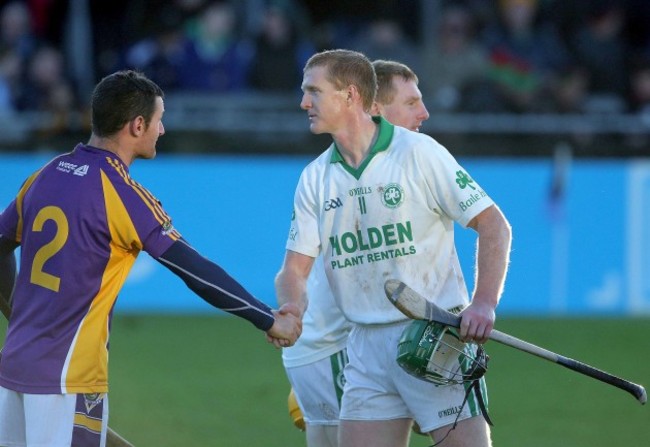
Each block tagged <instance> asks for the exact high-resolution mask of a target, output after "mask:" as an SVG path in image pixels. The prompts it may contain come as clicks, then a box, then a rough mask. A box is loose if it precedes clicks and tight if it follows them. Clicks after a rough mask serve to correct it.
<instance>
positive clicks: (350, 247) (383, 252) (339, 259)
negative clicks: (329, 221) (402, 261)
mask: <svg viewBox="0 0 650 447" xmlns="http://www.w3.org/2000/svg"><path fill="white" fill-rule="evenodd" d="M329 241H330V245H331V247H332V261H331V265H332V268H333V269H336V268H345V267H350V266H353V265H360V264H364V263H365V262H378V261H384V260H387V259H393V258H396V257H398V256H407V255H412V254H415V252H416V250H415V246H414V245H410V246H408V247H404V246H403V245H404V244H406V243H409V242H413V229H412V228H411V222H410V221H406V222H403V223H402V222H398V223H395V224H388V225H383V226H381V227H369V228H366V229H365V230H357V231H355V232H351V231H350V232H346V233H343V234H341V235H334V236H330V238H329ZM393 245H402V246H401V247H395V248H393V247H392V246H393ZM362 251H363V252H368V251H369V253H359V252H362ZM348 255H352V256H348Z"/></svg>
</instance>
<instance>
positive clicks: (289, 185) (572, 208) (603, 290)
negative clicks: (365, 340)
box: [0, 0, 650, 447]
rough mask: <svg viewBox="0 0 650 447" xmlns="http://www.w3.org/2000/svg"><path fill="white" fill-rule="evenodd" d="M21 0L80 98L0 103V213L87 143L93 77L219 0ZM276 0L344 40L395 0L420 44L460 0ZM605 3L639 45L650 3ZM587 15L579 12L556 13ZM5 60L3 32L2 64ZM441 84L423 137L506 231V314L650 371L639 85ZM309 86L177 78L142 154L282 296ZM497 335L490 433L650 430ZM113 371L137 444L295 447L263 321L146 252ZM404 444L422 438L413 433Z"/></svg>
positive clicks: (256, 287)
mask: <svg viewBox="0 0 650 447" xmlns="http://www.w3.org/2000/svg"><path fill="white" fill-rule="evenodd" d="M515 2H516V0H515ZM522 2H523V3H534V4H537V5H538V6H539V7H540V11H541V15H542V16H543V17H544V18H546V19H548V18H550V17H551V16H553V14H555V13H557V16H558V17H565V18H567V17H568V18H571V17H573V18H574V19H575V17H578V18H580V17H581V16H580V15H581V14H584V13H585V11H586V10H587V9H589V8H590V7H592V8H594V10H596V9H598V8H605V9H607V4H610V3H611V2H608V1H604V0H596V1H595V2H592V0H580V1H576V2H562V1H555V0H547V1H544V0H540V1H534V0H522ZM13 3H21V4H24V5H28V6H29V8H31V11H32V12H34V11H40V12H41V13H42V12H43V11H49V15H48V14H46V15H45V17H44V16H43V15H42V14H41V15H38V16H33V17H32V20H33V23H34V24H39V23H40V28H38V27H36V28H34V29H33V30H32V31H33V35H34V36H35V37H36V40H38V41H39V42H42V41H45V42H46V43H47V44H50V45H53V46H54V47H55V48H56V49H57V50H58V51H60V52H61V54H62V55H63V57H64V61H65V64H64V67H65V70H64V74H65V76H64V77H63V78H62V82H70V85H71V86H72V87H71V88H72V91H73V92H74V96H75V99H74V101H72V103H70V105H71V107H70V108H67V109H65V110H60V109H52V108H49V107H50V106H51V104H50V105H49V106H42V105H38V104H32V106H30V107H25V108H20V109H19V108H17V107H16V108H12V107H11V106H10V107H8V108H7V109H3V108H2V107H1V100H0V207H1V206H4V204H6V203H8V201H9V200H11V198H12V197H13V196H14V194H15V193H16V191H17V188H18V186H19V185H20V183H21V182H22V181H23V180H24V178H25V177H26V176H27V175H28V174H29V173H31V172H32V171H33V170H34V169H37V168H38V167H39V166H40V165H41V164H42V163H44V162H45V161H47V160H49V159H50V158H52V157H53V156H55V155H56V154H58V153H60V152H63V151H67V150H70V149H71V148H72V147H73V145H74V144H76V143H78V142H81V141H86V140H87V138H88V135H89V122H88V117H87V110H85V109H84V107H83V104H84V103H85V102H86V101H85V99H84V98H87V94H88V89H89V86H91V85H92V83H94V82H96V80H97V79H99V77H100V76H101V75H103V74H106V72H107V71H108V70H110V69H112V68H117V65H116V61H120V60H122V56H120V55H121V54H124V53H125V52H126V50H127V49H128V48H130V47H131V46H132V45H134V44H136V43H137V42H140V39H145V40H146V39H147V37H148V33H150V32H152V30H155V28H156V27H155V25H156V23H157V22H156V20H157V19H156V17H158V15H157V14H156V13H155V12H157V11H158V10H161V9H163V8H161V7H162V6H163V4H165V3H167V4H169V3H173V4H178V5H180V4H181V3H188V4H189V3H195V4H203V5H204V6H205V4H208V3H213V2H205V1H196V2H191V1H190V2H183V1H178V2H176V1H174V2H155V1H132V2H126V1H118V2H111V3H110V4H109V3H104V2H89V1H80V0H74V1H61V0H52V1H49V2H39V1H26V2H10V1H0V8H4V7H5V6H6V5H8V4H13ZM266 3H267V2H266V1H264V0H246V1H242V2H235V4H236V6H237V8H238V13H239V14H243V15H242V16H241V17H244V18H246V20H244V21H241V20H240V23H239V25H240V27H239V30H238V32H239V33H240V34H239V35H240V36H242V35H244V34H246V33H247V32H249V33H250V32H251V30H253V31H254V30H255V27H256V26H258V25H259V22H256V20H257V19H259V17H260V16H259V11H261V9H260V8H261V7H262V6H264V5H265V4H266ZM280 3H285V4H294V6H295V5H297V6H300V7H302V11H303V13H304V14H305V15H306V16H307V17H308V19H309V20H308V21H307V22H310V25H314V27H313V28H314V29H322V27H321V26H320V25H323V24H328V25H330V24H334V25H335V27H334V29H335V30H336V33H335V34H336V37H338V38H339V39H340V40H339V41H341V40H343V39H344V38H349V39H351V40H349V42H350V43H351V42H352V38H353V37H355V36H356V33H355V32H356V31H358V30H364V29H365V28H366V27H367V26H368V25H369V24H370V23H371V22H372V21H373V20H375V19H376V18H378V17H383V18H385V17H386V15H392V17H393V18H394V19H395V20H396V21H397V22H399V23H400V24H401V26H402V29H403V31H404V36H405V39H406V40H405V41H406V42H408V44H410V45H413V47H418V48H420V49H422V48H426V47H427V44H429V45H431V44H435V38H434V37H433V36H434V34H433V33H429V32H428V30H430V29H433V28H435V26H436V24H437V20H438V17H439V15H438V13H439V11H440V8H443V7H444V6H445V5H447V4H449V3H459V2H449V1H439V0H431V1H426V0H419V1H417V0H412V1H409V0H404V1H375V2H367V1H347V2H338V1H332V2H326V4H325V3H323V2H316V1H304V2H280ZM462 3H465V4H466V5H469V6H470V7H471V8H478V9H475V11H477V12H478V13H480V14H484V15H482V16H481V18H482V20H483V21H484V22H485V24H487V23H489V21H490V17H493V16H492V15H491V14H490V13H489V12H487V13H486V9H490V8H489V7H485V5H491V6H495V5H497V4H500V3H502V2H481V1H471V0H468V1H465V2H462ZM614 3H616V4H617V5H619V6H622V7H623V8H624V10H625V12H626V21H625V28H624V29H625V31H626V32H625V33H623V34H624V35H625V36H626V38H627V44H628V46H629V47H634V48H635V49H638V48H645V49H646V50H647V48H646V46H647V31H646V33H645V34H644V33H640V32H639V29H640V28H643V27H639V23H641V24H643V23H644V22H645V23H647V20H646V19H647V18H648V17H650V15H649V14H648V7H647V4H646V2H643V1H635V0H626V1H621V2H614ZM569 5H570V6H569ZM603 5H604V6H603ZM43 8H45V9H43ZM48 8H49V9H48ZM572 8H575V10H574V11H569V10H570V9H572ZM396 11H397V12H396ZM552 13H553V14H552ZM562 13H564V15H562ZM416 18H417V19H416ZM139 20H141V21H142V22H141V23H140V22H138V21H139ZM579 22H580V21H579V20H578V21H575V20H573V21H572V20H568V19H567V20H566V21H565V22H563V26H564V27H565V29H570V28H571V26H572V25H577V24H579ZM134 24H135V25H134ZM140 24H141V25H142V26H139V25H140ZM256 24H257V25H256ZM646 28H647V27H646ZM5 29H6V28H5ZM328 29H330V30H331V29H332V28H328ZM75 33H81V34H75ZM0 34H2V33H0ZM253 35H254V33H253V34H251V36H253ZM74 36H76V38H75V37H74ZM84 36H85V38H88V37H89V36H92V39H87V40H84ZM251 36H249V37H251ZM321 37H322V36H321ZM356 43H357V44H360V42H359V41H356ZM361 43H363V42H361ZM368 48H370V47H368ZM402 48H403V47H402ZM648 48H650V47H648ZM6 54H8V53H7V52H5V48H4V47H2V51H0V60H4V59H3V58H4V57H5V56H6ZM402 54H404V55H406V54H407V53H406V52H404V53H402ZM74 61H76V62H82V63H81V64H79V63H75V62H74ZM0 65H2V64H0ZM0 73H1V74H0V84H1V83H2V81H1V80H2V78H3V75H4V73H5V72H3V71H2V70H0ZM27 78H28V76H25V79H27ZM34 88H35V87H34ZM0 90H1V87H0ZM34 91H38V92H39V93H40V90H34ZM42 96H43V97H45V96H46V95H45V93H43V95H42ZM432 98H433V96H432V95H431V94H428V93H427V96H425V99H426V100H427V102H428V104H427V105H428V107H429V110H430V112H431V114H432V116H431V118H430V119H429V120H428V121H427V122H426V123H425V125H424V126H423V128H422V131H424V132H426V133H429V134H430V135H432V136H433V137H435V138H436V139H438V140H439V141H440V142H442V143H443V144H445V145H446V146H447V147H448V148H449V149H450V151H451V152H452V153H453V154H454V155H455V156H457V157H458V159H459V161H460V162H461V163H462V164H463V165H464V166H465V167H466V168H467V169H468V171H469V172H470V173H471V175H472V176H473V177H475V178H476V179H477V180H478V181H479V182H480V184H481V186H482V187H483V188H484V189H485V190H486V191H487V192H488V193H489V194H490V195H491V196H492V197H493V198H494V199H495V200H496V201H497V203H499V205H500V206H501V207H502V208H503V209H504V211H505V213H506V215H507V216H508V218H509V219H510V221H511V223H512V225H513V231H514V240H513V252H512V265H511V270H510V274H509V277H508V281H507V287H506V291H505V294H504V297H503V300H502V303H501V305H500V307H499V319H498V321H497V327H498V328H499V329H501V330H504V331H506V332H508V331H509V332H512V334H513V335H515V336H519V337H521V338H523V339H526V340H529V341H531V342H533V343H536V344H539V345H540V346H543V347H546V348H548V349H551V350H553V351H555V352H558V353H561V354H564V355H568V356H570V357H574V358H576V359H579V360H582V361H585V362H587V363H589V364H591V365H594V366H597V367H600V368H603V369H605V370H607V371H609V372H612V373H615V374H620V375H621V376H622V377H625V378H627V379H630V380H632V381H635V382H639V383H642V384H644V385H646V386H647V385H648V384H650V362H649V361H648V360H647V359H648V358H650V348H649V347H648V343H647V342H646V340H647V339H648V336H649V335H650V255H649V253H650V211H649V210H650V160H649V158H648V156H649V155H650V145H649V141H650V125H649V124H648V123H649V122H650V120H648V118H647V117H648V115H647V110H648V109H647V107H646V108H643V107H642V105H639V104H637V103H633V102H629V99H630V98H629V97H628V96H624V97H623V98H619V99H622V102H623V103H625V105H623V106H620V104H621V101H619V102H618V103H617V102H616V101H614V102H611V101H610V102H607V101H604V102H603V101H602V99H603V97H602V95H600V94H599V93H598V92H590V91H588V92H586V96H585V98H583V99H584V102H583V103H582V104H583V106H582V107H578V108H576V109H575V110H570V111H566V110H564V111H551V112H550V113H549V111H544V113H539V111H535V110H517V111H513V110H508V111H500V112H499V113H495V112H494V111H493V110H479V111H471V110H464V109H462V108H460V109H447V108H444V107H441V106H440V104H439V103H437V102H435V101H434V100H433V99H432ZM0 99H1V95H0ZM609 99H611V98H609ZM598 100H601V101H598ZM298 102H299V91H298V89H297V86H296V88H291V89H289V90H288V91H282V92H277V91H260V90H256V89H252V88H243V89H240V90H233V91H223V92H215V91H201V92H196V91H186V90H182V89H181V90H174V89H171V90H167V98H166V109H167V111H166V114H165V125H166V129H167V134H166V135H165V136H164V137H163V138H161V140H160V142H159V146H158V149H159V155H158V157H157V158H156V160H154V161H137V162H136V163H134V165H133V166H132V174H133V176H134V177H135V178H136V179H137V180H138V181H139V182H141V183H143V184H144V185H146V186H147V187H148V188H149V189H151V191H152V192H153V193H154V194H155V195H156V196H157V197H158V198H159V199H160V200H161V201H162V203H163V206H164V207H165V209H166V210H167V211H168V212H169V213H170V214H171V215H172V217H173V219H174V224H175V225H176V226H177V228H178V229H179V230H180V231H181V233H182V234H183V235H184V236H185V237H186V238H188V239H189V240H190V241H191V242H192V243H194V244H195V245H196V246H197V247H198V248H199V249H200V250H201V251H202V252H203V253H204V254H206V255H208V256H210V257H211V258H213V259H215V260H217V261H218V262H219V263H220V264H221V265H222V266H224V267H225V268H226V269H227V270H228V271H229V272H231V273H232V274H233V275H234V276H235V277H237V278H238V279H240V280H241V281H242V283H244V284H245V285H246V286H247V287H249V288H250V289H251V290H252V291H253V292H254V293H255V294H256V295H257V296H258V297H259V298H261V299H263V300H264V301H266V302H268V303H269V304H271V305H274V304H275V297H274V292H273V286H272V281H273V277H274V275H275V273H276V272H277V270H278V268H279V266H280V263H281V261H282V256H283V251H284V242H285V238H286V235H287V231H288V223H289V217H290V213H291V206H292V197H293V188H294V186H295V184H296V181H297V179H298V176H299V174H300V171H301V169H302V167H304V166H305V164H306V163H307V162H308V161H310V160H311V159H312V158H313V157H314V156H316V155H317V154H318V153H319V151H321V150H322V149H323V148H324V147H325V145H326V144H327V143H328V139H327V138H326V137H323V136H320V137H319V136H312V135H310V134H309V133H308V130H307V126H306V121H305V116H304V113H303V112H301V111H300V110H299V109H298V107H297V104H298ZM612 104H614V105H612ZM616 104H618V106H617V105H616ZM646 105H647V103H646ZM457 241H458V247H459V254H460V257H461V264H462V266H463V269H464V271H465V274H466V279H467V281H468V284H469V286H470V287H471V285H472V275H471V267H472V263H473V253H474V235H473V232H472V231H465V230H462V229H458V230H457ZM0 327H2V329H3V330H4V325H0ZM487 347H488V353H489V354H490V355H491V357H492V360H491V367H490V372H489V373H488V374H489V375H488V377H489V383H490V389H491V394H490V397H491V411H492V416H493V419H494V420H495V422H496V424H497V426H496V428H495V432H494V438H495V445H499V446H503V447H510V446H512V447H515V446H527V447H537V446H539V447H545V446H550V445H562V446H564V445H566V446H571V447H583V446H584V447H586V446H592V447H593V446H606V445H612V444H616V443H619V444H625V445H645V443H647V439H650V425H649V424H648V423H647V422H648V414H647V408H644V407H640V406H638V404H636V403H635V402H634V401H633V400H632V398H631V397H629V396H627V395H625V394H624V393H623V392H621V391H620V390H616V389H614V388H612V387H608V386H606V385H604V384H601V383H598V382H596V381H593V380H592V379H589V378H586V377H582V376H579V375H577V374H575V373H572V372H569V371H566V370H563V369H562V368H559V367H557V366H555V365H550V364H547V363H546V362H543V361H542V360H539V359H536V358H532V357H530V356H527V355H525V354H522V353H518V352H516V351H514V350H512V349H509V348H505V347H501V346H495V345H494V343H490V344H488V346H487ZM111 383H112V388H111V423H110V425H111V427H113V428H115V429H116V430H117V431H118V432H120V433H121V434H123V435H125V437H127V438H128V439H130V440H131V441H134V442H135V444H136V445H138V446H172V445H174V446H176V445H192V446H204V445H206V446H250V445H265V446H278V447H279V446H298V445H303V443H302V440H303V438H302V435H301V434H300V433H299V432H298V431H297V430H295V429H293V427H292V426H291V425H290V422H289V419H288V415H287V414H286V395H287V392H288V383H287V381H286V378H285V377H284V373H283V370H282V365H281V361H280V356H279V353H278V352H277V351H275V350H274V349H273V348H271V347H270V346H267V345H266V343H265V342H264V340H263V338H262V337H261V335H260V334H259V333H258V332H257V331H255V330H254V329H252V327H251V326H250V325H248V324H246V323H245V322H242V321H239V320H236V319H233V318H226V317H224V316H223V315H222V314H220V313H219V312H216V311H214V310H212V309H211V308H210V307H209V306H208V305H206V304H205V303H203V302H202V301H201V300H200V299H197V298H196V297H195V296H193V295H192V294H191V293H190V292H189V291H188V290H187V289H186V288H185V287H184V285H183V284H182V283H181V282H180V281H179V280H177V278H175V277H173V275H171V274H170V273H169V272H167V271H166V270H165V269H163V268H162V267H161V266H159V265H158V264H157V263H156V262H155V261H152V260H151V258H149V257H148V256H147V255H143V256H141V257H140V258H139V260H138V261H137V263H136V265H135V268H134V270H133V272H132V274H131V275H130V277H129V279H128V281H127V284H126V286H125V288H124V290H123V292H122V293H121V296H120V299H119V300H118V305H117V308H116V316H115V320H114V327H113V335H112V338H111ZM412 445H413V446H418V447H419V446H425V445H428V444H427V443H425V442H424V440H423V439H420V438H414V439H413V443H412ZM443 445H444V444H443Z"/></svg>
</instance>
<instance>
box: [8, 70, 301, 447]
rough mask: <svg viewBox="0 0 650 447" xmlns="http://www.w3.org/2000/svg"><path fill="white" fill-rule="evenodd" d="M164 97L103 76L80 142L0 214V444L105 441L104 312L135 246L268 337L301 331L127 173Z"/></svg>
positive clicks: (127, 79)
mask: <svg viewBox="0 0 650 447" xmlns="http://www.w3.org/2000/svg"><path fill="white" fill-rule="evenodd" d="M163 97H164V94H163V92H162V90H161V89H160V88H159V87H158V86H157V85H156V84H155V83H153V82H152V81H150V80H149V79H147V78H146V77H144V76H143V75H142V74H139V73H137V72H134V71H121V72H117V73H114V74H112V75H110V76H107V77H106V78H104V79H103V80H102V81H101V82H100V83H99V84H98V85H97V86H96V88H95V91H94V92H93V96H92V135H91V137H90V140H89V142H88V144H79V145H77V146H76V147H75V148H74V150H73V151H72V152H70V153H67V154H63V155H60V156H58V157H56V158H54V159H53V160H52V161H50V162H49V163H47V164H46V165H45V166H43V167H42V168H41V169H40V170H38V171H37V172H35V173H34V174H32V175H31V176H30V177H29V178H28V179H27V180H26V181H25V182H24V183H23V185H22V186H21V188H20V190H19V191H18V194H17V196H16V198H15V199H14V200H13V201H12V202H11V203H10V204H9V206H8V207H7V208H6V209H5V210H4V212H3V213H2V214H0V272H2V273H0V299H1V301H2V302H4V303H5V304H7V305H10V306H11V318H10V321H9V326H8V329H7V336H6V342H5V346H4V348H3V351H2V358H1V361H0V445H15V446H19V445H47V446H59V445H61V446H62V445H71V444H73V445H75V446H77V445H78V446H103V445H105V437H106V430H107V420H108V410H107V405H108V404H107V401H108V399H107V397H106V393H107V392H108V339H109V333H110V322H111V317H112V313H113V307H114V305H115V301H116V299H117V295H118V293H119V291H120V289H121V287H122V285H123V284H124V281H125V280H126V277H127V275H128V273H129V270H130V268H131V267H132V266H133V263H134V262H135V259H136V257H137V256H138V254H139V253H140V252H141V251H143V250H144V251H146V252H147V253H149V254H150V255H151V256H152V257H153V258H155V259H156V260H158V261H159V262H160V263H161V264H163V265H164V266H165V267H167V268H168V269H170V270H171V271H172V272H173V273H175V274H176V275H178V276H179V277H180V278H181V279H182V280H183V281H184V282H185V283H186V284H187V286H188V287H189V288H190V289H192V290H193V291H194V292H195V293H196V294H198V295H199V296H200V297H201V298H203V299H204V300H206V301H207V302H208V303H210V304H211V305H213V306H215V307H217V308H220V309H223V310H225V311H227V312H230V313H232V314H234V315H237V316H239V317H242V318H245V319H246V320H248V321H250V322H251V323H253V324H254V325H255V326H256V327H257V328H258V329H260V330H262V331H264V332H266V335H267V339H268V340H269V341H270V342H271V343H273V344H274V345H275V346H277V347H284V346H291V345H292V344H293V343H294V342H295V340H296V338H297V337H298V336H299V335H300V332H301V322H300V319H299V318H297V316H298V315H300V313H299V311H298V309H297V308H296V307H295V306H293V307H292V306H283V307H282V308H281V309H280V310H273V309H271V308H270V307H269V306H267V305H266V304H264V303H262V302H260V301H259V300H257V299H256V298H255V297H253V296H252V295H251V294H250V293H249V292H248V291H246V289H245V288H244V287H242V286H241V285H240V284H239V283H238V282H237V281H236V280H234V279H233V278H232V277H230V276H229V275H228V274H227V273H226V272H225V271H224V270H222V269H221V268H220V267H219V266H218V265H216V264H215V263H213V262H211V261H210V260H208V259H206V258H204V257H203V256H201V255H200V254H199V253H198V252H197V251H196V250H195V249H194V248H192V246H191V245H189V243H188V242H187V241H185V240H184V239H183V238H182V236H181V235H180V233H179V232H178V231H177V230H176V229H175V228H174V226H173V225H172V221H171V218H170V217H169V216H168V215H167V214H166V213H165V211H164V210H163V208H162V207H161V204H160V202H159V201H158V200H157V199H156V198H155V197H154V196H153V195H152V194H151V193H150V192H149V191H148V190H147V189H145V188H144V187H143V186H141V185H140V184H138V183H137V182H136V181H135V180H133V179H132V178H131V176H130V175H129V166H130V165H131V163H132V162H133V161H134V160H135V159H136V158H144V159H152V158H154V157H155V155H156V141H157V140H158V138H159V137H160V136H161V135H163V134H164V127H163V124H162V115H163V112H164V102H163ZM19 246H20V249H21V252H20V253H21V256H20V264H19V265H18V268H17V270H18V274H17V275H15V272H16V261H15V256H14V250H15V249H16V248H17V247H19ZM12 289H13V292H12Z"/></svg>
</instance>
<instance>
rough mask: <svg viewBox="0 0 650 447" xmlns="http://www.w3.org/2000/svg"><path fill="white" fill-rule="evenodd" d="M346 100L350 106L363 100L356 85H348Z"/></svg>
mask: <svg viewBox="0 0 650 447" xmlns="http://www.w3.org/2000/svg"><path fill="white" fill-rule="evenodd" d="M346 100H347V101H348V104H352V103H353V102H356V101H360V100H361V94H360V93H359V89H358V88H357V86H356V85H348V88H347V89H346Z"/></svg>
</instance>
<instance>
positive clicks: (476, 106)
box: [0, 0, 650, 116]
mask: <svg viewBox="0 0 650 447" xmlns="http://www.w3.org/2000/svg"><path fill="white" fill-rule="evenodd" d="M434 6H435V8H434ZM432 8H433V9H432ZM432 11H433V12H434V13H433V14H432V13H431V12H432ZM427 14H430V15H429V16H427ZM649 24H650V1H648V0H573V1H565V0H494V1H485V0H464V1H460V0H457V1H451V0H447V1H445V0H440V1H433V0H431V1H430V0H392V1H391V0H374V1H369V0H368V1H365V0H347V1H334V0H332V1H328V2H319V1H318V0H302V1H301V0H247V1H223V0H170V1H153V0H113V1H111V2H98V1H95V2H93V1H90V0H25V1H17V0H10V1H0V116H1V115H2V113H11V112H12V111H34V110H36V111H39V110H40V111H53V112H56V113H58V114H61V115H65V114H66V113H68V112H69V111H70V110H80V109H83V107H84V106H85V105H86V104H87V103H88V95H89V93H90V91H91V89H92V86H93V85H94V84H95V83H96V82H97V81H98V80H99V79H100V78H101V77H102V76H104V75H106V74H108V73H110V72H112V71H114V70H116V69H121V68H135V69H139V70H141V71H143V72H144V73H146V74H147V75H148V76H149V77H151V78H152V79H153V80H155V81H156V82H157V83H158V84H159V85H160V86H161V87H162V88H163V89H164V90H165V91H166V92H167V93H173V92H185V91H187V92H206V93H226V92H234V93H236V92H250V91H259V92H278V93H282V92H287V93H291V92H293V93H297V92H299V87H300V82H301V79H302V67H303V65H304V63H305V61H306V60H307V58H308V57H309V56H310V55H311V54H313V53H314V52H315V51H318V50H323V49H328V48H348V49H355V50H359V51H361V52H363V53H365V54H366V55H367V56H368V57H369V58H371V59H377V58H383V59H394V60H398V61H401V62H404V63H406V64H408V65H409V66H411V67H412V68H413V69H414V70H415V71H416V73H417V74H418V76H419V78H420V87H421V90H422V92H423V94H424V96H425V100H426V102H427V105H428V107H429V108H430V110H431V111H449V112H474V113H482V112H487V113H561V114H564V113H638V112H643V111H645V112H650V26H648V25H649Z"/></svg>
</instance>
